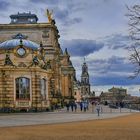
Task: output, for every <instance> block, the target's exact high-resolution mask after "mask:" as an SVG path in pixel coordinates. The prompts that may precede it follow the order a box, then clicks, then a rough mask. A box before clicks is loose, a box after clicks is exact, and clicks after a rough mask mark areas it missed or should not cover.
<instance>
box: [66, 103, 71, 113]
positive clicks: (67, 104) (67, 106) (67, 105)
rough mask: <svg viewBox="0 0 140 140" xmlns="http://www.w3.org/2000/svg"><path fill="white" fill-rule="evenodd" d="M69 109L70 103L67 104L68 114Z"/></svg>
mask: <svg viewBox="0 0 140 140" xmlns="http://www.w3.org/2000/svg"><path fill="white" fill-rule="evenodd" d="M69 107H70V105H69V103H66V108H67V112H69Z"/></svg>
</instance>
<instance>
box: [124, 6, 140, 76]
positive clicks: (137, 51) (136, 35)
mask: <svg viewBox="0 0 140 140" xmlns="http://www.w3.org/2000/svg"><path fill="white" fill-rule="evenodd" d="M126 7H127V9H128V14H127V15H126V16H127V17H128V18H129V23H128V25H129V33H130V37H131V39H132V44H131V45H130V47H129V51H130V61H131V62H132V63H133V64H134V65H135V71H134V75H133V76H131V78H135V77H137V76H138V75H139V74H140V5H134V6H133V7H128V6H126Z"/></svg>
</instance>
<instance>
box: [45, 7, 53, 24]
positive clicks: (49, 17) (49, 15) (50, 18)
mask: <svg viewBox="0 0 140 140" xmlns="http://www.w3.org/2000/svg"><path fill="white" fill-rule="evenodd" d="M46 15H47V17H48V21H49V23H51V22H52V15H53V10H52V11H51V12H50V11H49V9H47V10H46Z"/></svg>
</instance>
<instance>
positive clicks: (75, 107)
mask: <svg viewBox="0 0 140 140" xmlns="http://www.w3.org/2000/svg"><path fill="white" fill-rule="evenodd" d="M74 110H75V112H76V111H77V103H76V102H75V103H74Z"/></svg>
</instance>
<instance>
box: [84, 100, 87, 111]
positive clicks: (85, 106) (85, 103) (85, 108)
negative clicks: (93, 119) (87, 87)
mask: <svg viewBox="0 0 140 140" xmlns="http://www.w3.org/2000/svg"><path fill="white" fill-rule="evenodd" d="M83 106H84V112H86V110H87V102H83Z"/></svg>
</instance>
